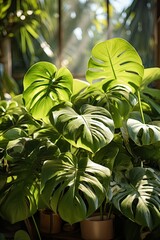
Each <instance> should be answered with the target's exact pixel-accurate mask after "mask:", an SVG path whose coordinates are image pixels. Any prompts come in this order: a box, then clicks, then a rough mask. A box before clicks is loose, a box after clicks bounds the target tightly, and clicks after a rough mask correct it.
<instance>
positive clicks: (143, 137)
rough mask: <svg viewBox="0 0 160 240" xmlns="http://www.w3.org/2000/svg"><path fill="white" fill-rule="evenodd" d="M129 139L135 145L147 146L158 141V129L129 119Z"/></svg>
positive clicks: (159, 138)
mask: <svg viewBox="0 0 160 240" xmlns="http://www.w3.org/2000/svg"><path fill="white" fill-rule="evenodd" d="M127 129H128V133H129V137H130V138H131V139H132V140H133V141H134V142H135V143H136V144H137V145H149V144H153V143H156V142H159V141H160V127H159V126H156V125H151V124H144V123H142V122H141V121H140V120H137V119H132V118H129V119H128V121H127Z"/></svg>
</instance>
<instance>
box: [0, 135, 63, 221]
mask: <svg viewBox="0 0 160 240" xmlns="http://www.w3.org/2000/svg"><path fill="white" fill-rule="evenodd" d="M56 154H59V153H58V152H57V147H56V146H55V145H54V144H51V143H49V142H47V141H45V140H44V141H41V140H31V139H27V138H21V139H17V140H14V141H10V142H9V144H8V147H7V156H6V158H5V161H6V162H7V181H6V183H5V184H4V186H3V187H2V188H1V191H0V216H2V217H3V218H4V219H6V220H8V221H9V222H11V223H15V222H18V221H22V220H25V219H26V218H28V217H30V216H32V215H33V214H34V213H35V212H36V211H37V209H38V200H39V191H40V182H39V178H40V175H39V173H40V170H41V166H42V163H43V161H44V160H45V159H52V157H53V156H54V155H56Z"/></svg>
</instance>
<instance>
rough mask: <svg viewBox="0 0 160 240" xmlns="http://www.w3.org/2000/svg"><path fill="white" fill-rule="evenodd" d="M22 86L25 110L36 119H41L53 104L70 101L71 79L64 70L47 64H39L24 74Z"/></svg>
mask: <svg viewBox="0 0 160 240" xmlns="http://www.w3.org/2000/svg"><path fill="white" fill-rule="evenodd" d="M23 85H24V92H23V98H24V103H25V106H26V108H27V109H28V110H29V111H30V112H31V114H32V115H33V117H35V118H36V119H41V118H42V119H43V118H44V117H45V116H46V115H47V113H48V112H49V110H50V109H51V108H52V107H53V106H54V105H55V104H58V103H59V102H61V101H69V100H70V96H71V94H72V87H73V77H72V74H71V73H70V72H69V70H68V69H66V68H60V69H59V70H57V68H56V66H55V65H53V64H51V63H49V62H39V63H36V64H34V65H33V66H32V67H31V68H30V69H29V70H28V72H27V73H26V74H25V77H24V81H23Z"/></svg>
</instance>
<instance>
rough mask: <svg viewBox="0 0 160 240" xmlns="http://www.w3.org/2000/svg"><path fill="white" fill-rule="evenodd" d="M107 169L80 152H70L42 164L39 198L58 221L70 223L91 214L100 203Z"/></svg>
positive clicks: (103, 194)
mask: <svg viewBox="0 0 160 240" xmlns="http://www.w3.org/2000/svg"><path fill="white" fill-rule="evenodd" d="M109 178H110V170H109V169H108V168H106V167H103V166H101V165H99V164H96V163H94V162H92V161H91V160H90V159H89V158H88V157H87V156H86V154H84V153H83V152H81V153H79V154H78V155H72V154H71V153H70V152H67V153H65V154H62V155H60V157H59V158H58V159H55V160H51V161H46V162H45V163H44V165H43V169H42V186H41V187H42V197H44V200H45V201H46V202H47V203H48V205H49V206H50V207H51V209H52V210H53V211H55V212H58V213H59V214H60V216H61V218H62V219H64V220H65V221H67V222H69V223H71V224H73V223H75V222H79V221H81V220H83V219H85V218H86V217H87V216H89V215H90V214H92V213H93V212H94V211H95V210H96V209H97V208H98V207H99V206H100V205H101V203H102V202H103V200H104V199H105V196H106V191H107V188H108V185H109Z"/></svg>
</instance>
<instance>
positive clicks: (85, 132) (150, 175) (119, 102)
mask: <svg viewBox="0 0 160 240" xmlns="http://www.w3.org/2000/svg"><path fill="white" fill-rule="evenodd" d="M159 79H160V69H159V68H150V69H144V66H143V63H142V61H141V58H140V56H139V55H138V53H137V52H136V50H135V49H134V48H133V46H132V45H130V44H129V43H128V42H127V41H126V40H124V39H121V38H113V39H110V40H107V41H104V42H101V43H98V44H96V45H95V47H94V48H93V49H92V52H91V57H90V59H89V62H88V69H87V72H86V80H85V81H82V80H78V79H74V78H73V76H72V74H71V73H70V71H69V70H68V69H67V68H65V67H62V68H60V69H57V67H56V66H55V65H53V64H52V63H49V62H38V63H36V64H34V65H33V66H32V67H31V68H30V69H29V70H28V71H27V73H26V75H25V77H24V81H23V86H24V91H23V94H22V99H23V104H22V103H21V104H22V105H21V108H22V109H23V114H24V113H25V117H26V116H27V117H28V119H29V121H28V122H27V121H25V120H24V119H25V118H24V117H22V119H23V121H19V122H18V123H21V124H20V125H18V126H17V127H16V130H17V129H21V131H20V130H18V131H16V133H17V132H18V136H17V137H12V139H10V137H9V136H10V134H7V133H8V131H11V130H15V127H13V126H10V128H7V129H6V128H5V129H4V128H3V127H2V130H1V142H0V144H1V143H3V146H2V149H3V162H2V161H1V162H2V163H4V162H5V164H7V168H5V166H3V168H2V170H3V171H4V174H5V179H3V185H1V194H2V193H3V192H5V195H3V197H2V198H1V200H0V215H1V216H2V217H4V218H7V219H10V220H11V221H12V222H15V221H18V220H22V219H25V218H27V216H30V215H32V214H34V212H36V210H37V209H38V207H39V203H38V200H39V199H41V200H43V202H44V203H45V205H46V206H48V207H49V208H51V209H52V210H53V211H55V212H58V213H59V214H60V216H61V217H62V218H63V219H64V220H65V221H67V222H69V223H71V224H72V223H75V222H79V221H81V220H83V219H84V218H86V217H87V216H89V215H91V214H92V213H93V212H94V211H95V210H96V209H98V208H99V207H100V206H101V204H102V203H104V201H111V202H112V203H113V205H114V207H115V208H117V209H118V211H120V212H121V213H122V214H123V215H124V216H126V217H127V218H128V219H130V220H131V221H133V222H135V223H137V224H139V225H141V226H143V227H148V228H149V229H150V230H152V229H154V228H155V227H157V226H158V225H160V172H159V168H160V161H159V146H160V122H159V120H160V119H159V118H160V115H159V113H160V105H159V103H160V90H158V89H154V82H155V81H156V80H159ZM1 109H2V110H3V107H2V108H1ZM4 112H5V111H2V113H3V114H4ZM5 119H6V118H5ZM22 122H23V123H24V124H22ZM19 126H20V127H19ZM24 126H25V127H24ZM22 130H23V131H22ZM9 133H10V132H9ZM14 133H15V131H14ZM22 133H23V134H22ZM4 142H5V144H4ZM2 165H3V164H2ZM27 176H28V178H27ZM22 187H23V188H22ZM20 194H21V197H22V200H23V201H22V202H23V206H22V207H21V208H22V209H21V210H19V211H17V208H16V205H15V204H14V203H15V202H16V199H18V198H19V196H20ZM11 199H13V200H14V201H12V200H11ZM18 201H19V200H18ZM24 208H25V210H24ZM15 212H16V214H15ZM20 212H23V214H20ZM18 213H19V214H18ZM17 214H18V216H17Z"/></svg>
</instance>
